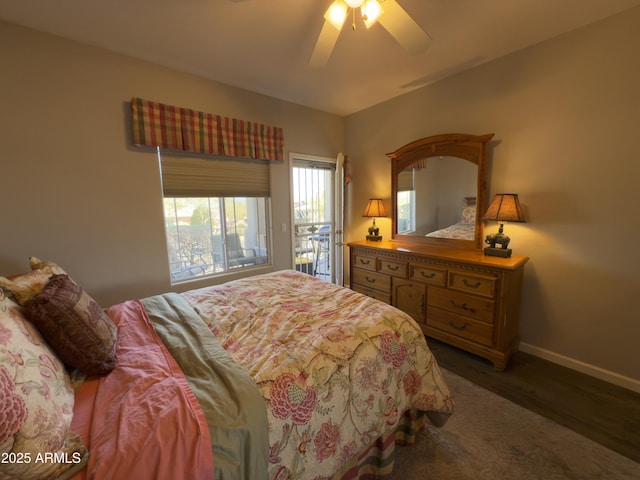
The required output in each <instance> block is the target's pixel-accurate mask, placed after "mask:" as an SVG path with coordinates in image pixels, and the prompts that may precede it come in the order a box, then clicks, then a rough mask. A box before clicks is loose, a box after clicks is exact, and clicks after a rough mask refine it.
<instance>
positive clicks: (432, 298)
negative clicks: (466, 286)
mask: <svg viewBox="0 0 640 480" xmlns="http://www.w3.org/2000/svg"><path fill="white" fill-rule="evenodd" d="M427 303H428V304H429V305H432V306H434V307H438V308H441V309H443V310H447V311H449V312H453V313H455V314H458V315H465V316H468V317H471V318H473V319H475V320H480V321H483V322H487V323H493V313H494V311H495V302H494V301H493V300H489V299H485V298H481V297H476V296H475V295H468V294H466V293H460V292H455V291H453V290H447V289H444V288H438V287H432V286H429V287H428V293H427Z"/></svg>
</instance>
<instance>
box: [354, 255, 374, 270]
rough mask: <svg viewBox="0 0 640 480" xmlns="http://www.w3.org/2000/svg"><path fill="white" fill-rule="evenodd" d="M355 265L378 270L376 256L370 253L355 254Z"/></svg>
mask: <svg viewBox="0 0 640 480" xmlns="http://www.w3.org/2000/svg"><path fill="white" fill-rule="evenodd" d="M353 266H354V267H358V268H362V269H364V270H371V271H372V272H375V271H376V257H370V256H368V255H360V254H357V255H354V256H353Z"/></svg>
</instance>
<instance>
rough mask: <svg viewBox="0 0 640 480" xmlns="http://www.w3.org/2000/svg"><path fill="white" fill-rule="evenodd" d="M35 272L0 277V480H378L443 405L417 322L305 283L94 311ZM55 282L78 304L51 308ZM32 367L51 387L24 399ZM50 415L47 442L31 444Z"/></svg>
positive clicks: (266, 280)
mask: <svg viewBox="0 0 640 480" xmlns="http://www.w3.org/2000/svg"><path fill="white" fill-rule="evenodd" d="M34 266H35V267H34ZM32 268H33V270H32V271H31V272H29V273H28V274H25V275H23V276H20V277H19V278H13V279H6V278H4V277H3V278H1V279H0V286H1V287H2V292H4V293H3V295H2V296H1V299H0V300H1V302H0V315H2V321H3V323H2V326H3V328H4V329H5V330H6V331H3V330H2V329H0V358H2V364H0V380H2V381H3V384H2V386H3V389H4V390H3V392H4V393H2V392H0V394H1V395H3V398H2V400H3V401H4V404H2V405H0V408H4V409H5V412H4V413H3V412H1V411H0V415H5V417H6V418H9V417H7V415H6V411H11V409H10V408H8V407H7V405H12V404H11V402H7V401H6V399H7V398H9V399H10V400H13V402H14V404H15V405H17V407H15V405H14V407H15V408H14V410H15V411H17V412H18V413H20V412H22V413H21V414H18V415H13V417H11V418H18V419H21V421H22V424H21V423H20V421H18V422H15V421H14V422H12V423H11V422H10V423H11V425H10V428H9V427H7V428H6V429H5V430H6V431H4V432H2V431H0V433H1V434H2V436H0V440H2V441H0V448H1V451H2V452H6V453H3V455H4V457H3V458H6V459H7V462H2V463H0V472H2V473H0V478H4V477H5V476H8V477H11V476H15V477H17V478H31V479H32V478H52V477H53V478H74V479H84V478H97V479H109V478H140V479H144V478H154V479H161V478H166V479H174V478H203V479H204V478H208V479H211V478H215V479H216V480H226V479H251V480H259V479H274V480H279V479H288V478H296V479H314V480H319V479H341V480H348V479H357V478H388V477H389V476H390V475H391V472H392V470H393V458H394V456H393V453H394V449H395V446H396V445H398V444H400V445H403V444H412V443H413V442H414V441H415V437H416V434H418V433H419V432H420V431H421V430H422V429H424V428H425V426H426V425H427V424H430V425H433V426H435V427H441V426H442V425H444V424H445V422H446V420H447V418H448V417H449V415H450V414H451V413H452V412H453V410H454V406H453V401H452V399H451V397H450V394H449V391H448V388H447V385H446V384H445V382H444V381H443V378H442V375H441V372H440V369H439V368H438V365H437V363H436V361H435V359H434V357H433V355H432V354H431V352H430V351H429V349H428V347H427V344H426V342H425V339H424V336H423V334H422V332H421V330H420V328H419V327H418V326H417V324H416V323H415V322H414V321H413V319H411V318H410V317H409V316H407V315H405V314H404V313H402V312H400V311H399V310H396V309H395V308H393V307H390V306H388V305H386V304H383V303H381V302H378V301H376V300H374V299H371V298H369V297H366V296H364V295H361V294H359V293H357V292H354V291H352V290H349V289H346V288H343V287H339V286H336V285H333V284H329V283H327V282H324V281H322V280H319V279H316V278H314V277H311V276H309V275H305V274H303V273H300V272H296V271H290V270H286V271H280V272H275V273H271V274H266V275H258V276H255V277H251V278H247V279H242V280H236V281H232V282H229V283H226V284H223V285H218V286H213V287H207V288H203V289H198V290H191V291H188V292H185V293H182V294H177V293H166V294H162V295H157V296H153V297H148V298H143V299H137V300H130V301H126V302H123V303H121V304H119V305H114V306H112V307H109V308H108V309H106V310H102V309H100V308H99V307H98V306H97V304H96V303H95V301H93V300H92V299H91V297H90V296H89V295H88V294H87V293H86V292H84V291H83V290H82V289H81V288H80V287H79V286H78V285H77V284H76V283H75V282H74V281H73V279H71V277H69V275H68V274H66V272H64V271H63V270H62V269H61V268H60V267H59V266H57V265H55V264H51V263H49V262H40V261H39V260H37V259H35V260H34V259H32ZM34 272H36V273H34ZM24 277H31V278H29V279H25V278H24ZM52 285H53V286H52ZM60 285H64V286H65V288H69V285H71V286H72V287H73V288H72V289H74V291H75V294H74V295H75V296H72V295H67V297H69V298H70V297H73V300H69V301H67V302H66V303H65V302H64V301H60V300H56V299H57V297H56V295H57V296H58V297H59V296H60V295H61V294H60V290H61V289H62V287H61V286H60ZM51 290H54V292H53V293H52V292H51ZM63 296H64V295H63ZM43 297H44V298H43ZM51 299H53V301H52V300H51ZM56 302H57V303H58V305H53V306H52V305H51V304H52V303H54V304H55V303H56ZM60 304H61V305H60ZM70 305H71V306H70ZM56 308H57V309H58V310H60V309H61V310H63V312H64V313H63V314H59V312H58V310H56ZM56 315H58V316H57V317H56ZM52 318H55V320H56V321H55V322H52V321H51V319H52ZM64 322H67V323H70V324H72V325H71V327H69V326H67V327H66V328H67V329H68V330H72V331H73V332H72V334H68V333H65V332H61V330H62V329H64V328H63V327H61V324H63V323H64ZM51 323H54V324H55V328H56V329H57V330H56V331H55V332H52V331H50V330H51V328H52V327H51ZM7 325H12V326H11V327H10V328H9V330H10V334H7V332H8V331H9V330H7V328H5V327H6V326H7ZM79 325H81V326H80V327H79ZM79 332H80V333H79ZM3 334H4V336H3ZM65 335H66V338H62V337H65ZM9 337H11V338H10V339H9ZM18 337H24V338H26V339H27V341H26V342H25V341H24V338H23V340H22V343H21V342H20V341H17V338H18ZM44 338H46V341H45V340H44ZM7 339H9V340H7ZM69 339H73V340H74V341H73V342H71V343H73V345H71V346H70V345H69V343H70V342H69ZM12 342H13V343H12ZM65 342H66V343H65ZM25 345H26V346H25ZM78 345H80V348H78ZM36 347H37V348H38V349H40V350H34V349H35V348H36ZM74 348H75V349H76V350H75V351H74V352H72V354H71V355H70V354H69V352H68V351H65V349H72V350H73V349H74ZM93 350H95V352H92V351H93ZM88 352H92V353H91V354H88ZM11 354H13V355H14V357H13V358H10V355H11ZM17 357H22V360H19V359H17ZM82 357H90V358H88V359H87V358H82ZM27 358H28V359H30V361H29V362H27V361H26V360H25V359H27ZM63 359H64V360H63ZM87 360H88V362H87ZM21 362H22V365H20V363H21ZM87 363H88V365H87ZM27 364H28V365H29V366H30V367H31V370H32V371H31V372H30V373H29V375H31V376H32V377H33V378H34V381H35V379H36V378H39V377H42V378H44V380H42V379H41V378H40V379H39V381H40V384H41V385H45V383H46V384H47V385H48V389H44V390H43V389H40V390H38V389H33V390H30V391H29V392H27V393H25V392H26V391H25V390H24V388H22V389H21V386H23V383H21V382H22V381H23V380H24V379H25V378H26V377H25V375H24V374H23V373H22V372H21V370H20V368H21V367H23V366H25V365H27ZM45 367H47V368H46V369H45ZM87 370H89V371H90V373H89V374H87V373H86V371H87ZM52 372H55V374H54V373H52ZM45 374H46V375H45ZM34 384H35V383H34ZM33 396H35V397H37V399H36V402H37V401H38V400H39V401H40V404H41V405H45V404H46V405H47V406H48V407H50V405H51V404H55V407H51V408H50V412H49V413H47V415H48V416H47V418H48V421H47V422H44V423H43V422H42V421H41V420H42V418H43V415H44V414H42V413H41V414H40V417H38V418H39V420H40V423H38V422H39V420H38V418H36V419H33V418H29V414H30V413H33V412H34V411H35V410H36V409H35V408H29V405H30V404H31V403H33V401H34V399H33V398H29V397H33ZM40 397H44V400H46V401H43V398H40ZM20 399H21V400H20ZM20 402H22V403H20ZM20 405H22V407H23V409H22V411H20V409H19V408H18V407H20ZM25 406H26V408H25ZM56 416H59V417H60V419H59V421H58V422H57V423H56V425H55V430H56V434H55V435H53V437H55V438H53V439H48V440H47V441H46V442H45V441H40V440H41V439H40V437H43V436H45V427H44V425H45V424H46V425H47V427H46V429H47V431H51V428H52V425H53V423H54V422H53V420H52V419H53V418H54V417H56ZM30 422H31V423H30ZM29 425H30V426H29ZM38 429H39V430H38ZM34 432H38V435H34ZM27 437H28V438H27ZM29 441H31V444H29ZM3 442H4V443H3ZM18 447H20V448H21V449H22V450H21V451H22V453H23V456H24V454H26V452H29V457H30V461H29V462H26V463H25V462H23V463H18V461H17V460H18V453H20V452H19V451H18V450H16V448H18ZM45 451H50V452H53V454H52V455H50V458H49V462H46V461H42V462H39V463H36V462H35V459H36V457H37V456H38V454H40V453H43V452H45ZM8 460H11V462H9V461H8ZM23 460H24V458H23ZM41 460H42V459H41Z"/></svg>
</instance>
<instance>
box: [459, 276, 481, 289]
mask: <svg viewBox="0 0 640 480" xmlns="http://www.w3.org/2000/svg"><path fill="white" fill-rule="evenodd" d="M462 283H463V284H464V285H465V286H466V287H469V288H478V287H479V286H480V285H482V282H481V281H480V280H478V281H477V282H476V283H471V282H468V281H467V279H466V278H463V279H462Z"/></svg>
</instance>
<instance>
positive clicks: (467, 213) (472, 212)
mask: <svg viewBox="0 0 640 480" xmlns="http://www.w3.org/2000/svg"><path fill="white" fill-rule="evenodd" d="M460 223H462V224H464V225H475V224H476V206H475V205H465V206H464V207H462V217H461V218H460Z"/></svg>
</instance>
